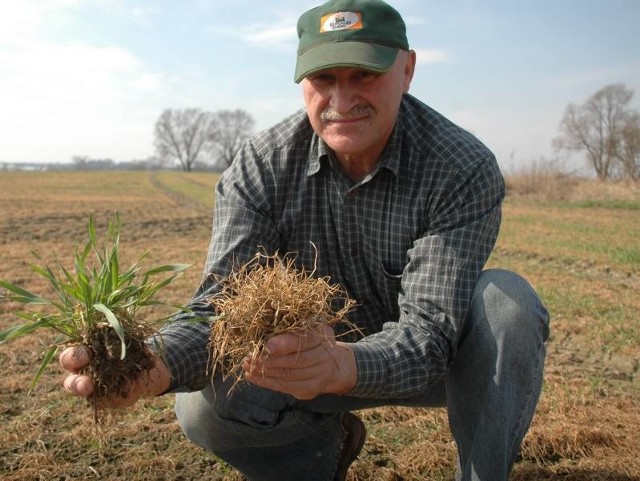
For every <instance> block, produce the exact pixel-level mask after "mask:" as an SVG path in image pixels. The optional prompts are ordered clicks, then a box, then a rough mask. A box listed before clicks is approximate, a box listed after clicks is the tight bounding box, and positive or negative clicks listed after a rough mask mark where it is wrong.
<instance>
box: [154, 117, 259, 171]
mask: <svg viewBox="0 0 640 481" xmlns="http://www.w3.org/2000/svg"><path fill="white" fill-rule="evenodd" d="M254 125H255V122H254V120H253V118H252V117H251V115H250V114H249V113H247V112H246V111H244V110H241V109H236V110H220V111H217V112H208V111H205V110H201V109H197V108H189V109H182V110H179V109H166V110H164V111H163V112H162V114H161V115H160V118H159V119H158V120H157V121H156V124H155V128H154V145H155V149H156V153H157V155H158V157H159V158H160V159H161V160H163V161H165V162H167V163H177V164H178V165H180V167H181V168H182V170H184V171H187V172H190V171H191V170H193V169H194V167H197V166H198V165H199V164H213V165H215V166H216V170H224V169H226V168H227V167H228V166H229V165H230V164H231V161H232V160H233V158H234V157H235V155H236V153H237V152H238V150H240V147H241V146H242V143H243V142H244V140H245V139H246V138H247V137H249V136H250V135H251V134H252V133H253V128H254Z"/></svg>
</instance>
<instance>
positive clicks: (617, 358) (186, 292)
mask: <svg viewBox="0 0 640 481" xmlns="http://www.w3.org/2000/svg"><path fill="white" fill-rule="evenodd" d="M216 181H217V177H216V176H215V175H213V174H183V173H146V172H135V173H131V172H101V173H4V172H3V173H1V174H0V278H2V279H7V280H10V281H12V282H14V283H23V284H24V286H25V287H28V288H29V289H30V290H32V291H36V292H38V290H39V289H44V288H46V286H44V285H38V280H37V278H36V277H35V276H34V275H33V274H32V273H31V271H30V269H29V263H30V262H32V261H33V259H32V258H31V257H30V254H29V253H30V252H31V251H35V252H38V253H39V254H40V255H41V256H42V257H43V258H44V259H45V260H49V259H52V258H53V256H54V255H57V256H58V257H60V259H61V260H62V261H63V263H65V264H67V262H66V261H67V260H70V259H71V257H72V253H73V249H74V247H75V245H77V244H78V243H80V242H81V241H82V240H83V238H84V233H85V231H86V222H87V219H88V216H89V213H93V215H94V216H95V218H96V227H97V229H98V231H104V229H105V228H106V223H107V222H108V219H109V217H110V216H111V215H112V214H113V212H114V211H116V210H117V211H118V212H119V213H120V215H121V218H122V219H123V224H124V225H123V230H122V239H121V245H122V249H121V251H122V253H123V264H125V265H126V264H128V261H131V262H133V261H134V260H135V258H137V257H138V255H139V254H141V253H142V252H146V251H150V262H151V263H153V264H159V263H190V264H193V267H192V268H191V269H189V270H188V271H187V273H186V275H185V276H184V278H183V279H181V280H179V281H178V282H176V283H175V284H174V285H172V286H173V288H172V290H171V291H170V292H169V295H170V299H169V300H170V301H175V302H178V303H182V302H184V301H185V300H186V299H187V298H188V297H189V296H190V295H191V293H192V291H193V290H194V289H195V287H196V285H197V283H198V281H199V278H200V275H201V270H202V266H203V264H204V260H205V255H206V249H207V244H208V241H209V236H210V229H211V206H212V205H213V201H214V199H213V186H214V184H215V182H216ZM602 190H603V189H602V188H599V189H598V186H596V185H594V184H593V183H592V185H588V184H587V185H584V186H581V188H580V189H576V191H578V192H583V194H582V195H583V196H584V199H577V200H576V201H575V202H573V203H572V202H567V201H566V199H563V200H562V201H554V202H545V201H544V200H540V199H534V200H531V199H526V198H523V197H519V196H510V197H509V198H508V200H507V203H506V205H505V215H504V223H503V229H502V232H501V234H500V238H499V240H498V245H497V248H496V251H495V253H494V255H493V256H492V258H491V260H490V263H489V265H490V266H492V267H493V266H495V267H497V266H499V267H504V268H509V269H514V270H516V271H518V272H520V273H522V274H523V275H524V276H525V277H527V278H528V279H529V281H530V282H531V283H532V284H533V285H534V286H535V287H536V288H537V289H538V291H539V292H540V293H541V295H542V296H543V298H544V301H545V302H546V303H547V305H548V307H549V309H550V311H551V313H552V337H551V339H550V341H549V343H548V346H547V347H548V358H547V366H546V377H545V386H544V389H543V394H542V398H541V401H540V405H539V408H538V412H537V414H536V417H535V418H534V421H533V425H532V427H531V430H530V432H529V434H528V435H527V438H526V439H525V443H524V446H523V449H522V453H521V458H520V460H519V461H518V463H517V464H516V467H515V469H514V472H513V476H512V479H514V480H518V481H524V480H527V481H533V480H592V481H600V480H602V481H605V480H606V481H618V480H620V481H622V480H625V481H628V480H640V461H638V456H637V452H638V449H639V448H640V431H639V430H638V426H639V425H640V415H639V414H638V413H639V412H640V409H639V408H640V385H639V379H638V359H639V358H640V327H639V321H638V319H639V317H640V296H638V292H640V254H638V248H639V245H638V241H637V239H638V238H640V222H638V221H639V220H640V213H639V212H640V211H639V210H636V209H634V208H633V206H635V205H640V189H638V188H637V187H634V186H625V187H623V188H620V189H618V191H616V189H612V188H611V186H607V188H606V196H603V195H601V194H598V198H597V200H598V202H597V204H596V205H595V206H594V207H584V206H585V205H588V204H585V203H584V202H582V203H580V202H579V201H588V200H589V195H590V193H591V194H593V193H594V192H596V191H597V192H602ZM616 197H619V198H622V199H624V200H625V204H623V205H624V206H626V207H625V208H619V204H611V208H607V202H608V201H612V202H613V201H615V199H616ZM574 200H575V199H574ZM614 205H615V208H613V206H614ZM127 256H131V257H130V259H128V258H127ZM19 307H20V306H17V305H14V304H11V303H1V304H0V328H4V327H7V326H9V325H10V324H13V323H15V322H16V319H15V318H14V317H13V316H12V315H11V312H12V311H13V310H15V309H17V308H19ZM51 340H52V339H50V338H47V336H46V335H43V336H41V337H31V338H24V339H20V340H17V341H16V342H14V343H12V344H9V345H4V346H2V347H0V369H1V370H2V372H4V373H5V375H4V376H3V377H2V378H0V422H2V426H3V429H2V431H1V433H0V478H2V479H4V480H7V481H10V480H20V481H29V480H45V479H47V480H48V479H65V480H66V479H68V480H71V479H78V480H79V479H83V480H84V479H96V480H97V479H110V480H115V481H117V480H124V479H127V480H130V479H136V480H167V481H168V480H185V481H186V480H191V479H212V480H216V479H219V480H227V481H239V480H241V479H242V478H241V477H240V476H239V475H238V474H237V473H236V472H235V471H234V470H232V469H231V468H229V467H227V466H225V465H224V464H223V463H220V462H219V461H218V460H217V459H216V458H215V457H214V456H212V455H209V454H207V453H205V452H203V451H202V450H200V449H199V448H197V447H196V446H194V445H193V444H191V443H189V442H188V441H187V440H186V439H185V438H184V436H183V435H182V434H181V432H180V429H179V427H178V426H177V423H176V421H175V417H174V415H173V411H172V397H171V396H165V397H161V398H157V399H151V400H146V401H143V402H141V403H139V405H138V406H137V407H136V408H134V409H132V410H130V411H127V412H122V413H118V414H116V415H114V416H112V417H108V418H107V419H105V422H104V424H103V425H102V426H101V427H100V429H98V428H96V427H95V425H94V424H93V413H92V411H91V409H89V408H88V405H86V404H85V403H84V402H80V401H77V400H73V399H70V398H69V397H68V396H67V395H65V394H64V393H63V392H62V389H61V387H60V383H61V379H62V372H61V370H60V368H58V367H57V366H53V365H52V366H51V367H50V368H49V369H48V371H47V372H46V373H45V375H44V376H43V378H42V379H41V383H40V384H39V386H38V387H37V388H36V389H35V391H34V392H32V393H28V387H29V384H30V382H31V379H32V376H33V374H34V373H35V370H36V369H37V366H38V365H39V363H40V356H41V354H42V351H43V349H44V348H45V347H46V346H47V345H48V343H49V342H51ZM361 415H362V417H363V419H364V421H365V423H366V424H367V428H368V430H369V433H370V436H369V438H368V439H367V442H366V444H365V447H364V450H363V453H362V455H361V456H360V458H359V459H358V460H357V461H356V463H354V465H353V469H352V470H351V471H350V473H349V478H348V479H350V481H364V480H386V481H392V480H396V481H397V480H405V481H417V480H423V479H429V480H450V479H452V477H453V465H454V463H455V445H454V443H453V441H452V438H451V434H450V431H449V429H448V424H447V417H446V412H445V411H444V410H443V409H429V410H427V409H413V408H399V407H393V408H381V409H371V410H366V411H363V412H362V413H361Z"/></svg>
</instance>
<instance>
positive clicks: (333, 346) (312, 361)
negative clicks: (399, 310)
mask: <svg viewBox="0 0 640 481" xmlns="http://www.w3.org/2000/svg"><path fill="white" fill-rule="evenodd" d="M267 350H268V353H264V354H263V355H262V356H260V357H248V358H247V359H245V361H244V363H243V365H242V367H243V369H244V371H245V377H246V379H247V380H248V381H250V382H252V383H253V384H256V385H257V386H261V387H264V388H267V389H272V390H274V391H279V392H283V393H287V394H291V395H292V396H294V397H295V398H297V399H302V400H308V399H313V398H315V397H316V396H318V395H319V394H329V393H331V394H341V395H344V394H348V393H349V392H351V390H352V389H353V388H354V387H355V384H356V380H357V372H356V361H355V355H354V354H353V351H352V350H351V349H350V347H349V344H347V343H342V342H336V338H335V335H334V333H333V329H331V327H330V326H324V328H321V329H319V330H309V331H305V332H303V333H285V334H278V335H277V336H274V337H272V338H271V339H269V340H268V341H267Z"/></svg>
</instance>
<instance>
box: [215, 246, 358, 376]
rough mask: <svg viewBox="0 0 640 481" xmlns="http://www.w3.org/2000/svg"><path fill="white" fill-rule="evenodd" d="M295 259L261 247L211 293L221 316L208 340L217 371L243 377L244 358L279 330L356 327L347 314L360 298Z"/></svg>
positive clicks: (263, 347) (259, 351) (259, 352)
mask: <svg viewBox="0 0 640 481" xmlns="http://www.w3.org/2000/svg"><path fill="white" fill-rule="evenodd" d="M294 260H295V259H294V258H291V257H287V256H284V257H280V256H279V255H278V254H277V253H276V254H274V255H267V254H264V253H258V254H256V255H255V256H254V258H253V259H252V260H251V261H249V262H248V263H246V264H244V265H242V266H240V267H238V268H236V269H234V270H233V271H232V272H231V274H230V275H229V276H228V277H227V278H225V279H223V280H222V282H221V286H222V289H221V291H220V293H219V294H217V295H215V296H213V297H212V298H211V303H212V305H213V306H214V308H215V311H216V314H217V317H218V318H217V319H216V321H215V322H214V323H213V326H212V329H211V336H210V343H209V347H210V353H211V358H212V373H211V374H212V376H214V375H216V374H218V373H221V374H222V376H223V378H225V379H226V378H228V377H229V376H233V377H235V378H236V380H241V379H242V378H243V372H242V369H241V364H242V361H243V359H244V358H245V357H247V356H261V355H263V354H268V350H267V347H266V342H267V340H268V339H269V338H270V337H272V336H275V335H278V334H282V333H286V332H290V333H298V334H301V335H304V334H305V333H307V332H309V331H317V330H320V329H322V327H323V326H325V325H329V326H336V325H339V324H346V325H348V326H349V329H351V330H353V329H354V327H353V326H351V325H350V324H349V321H348V320H347V317H346V315H347V313H348V312H349V311H350V310H351V309H352V308H353V307H354V305H355V301H353V300H352V299H349V298H348V297H347V295H346V293H345V292H344V290H343V289H342V288H341V287H340V286H338V285H335V284H331V283H330V279H328V278H316V277H313V274H314V273H313V272H311V273H308V272H306V271H304V270H298V269H296V268H295V266H294ZM336 305H337V306H339V307H337V308H336V307H335V306H336Z"/></svg>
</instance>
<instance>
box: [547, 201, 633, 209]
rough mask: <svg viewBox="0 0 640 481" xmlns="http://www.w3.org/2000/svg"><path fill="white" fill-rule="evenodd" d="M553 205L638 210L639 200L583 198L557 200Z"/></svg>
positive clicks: (570, 207) (574, 207)
mask: <svg viewBox="0 0 640 481" xmlns="http://www.w3.org/2000/svg"><path fill="white" fill-rule="evenodd" d="M555 205H557V206H559V207H563V208H569V209H615V210H640V201H639V200H624V199H584V200H579V201H571V202H559V203H557V204H555Z"/></svg>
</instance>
